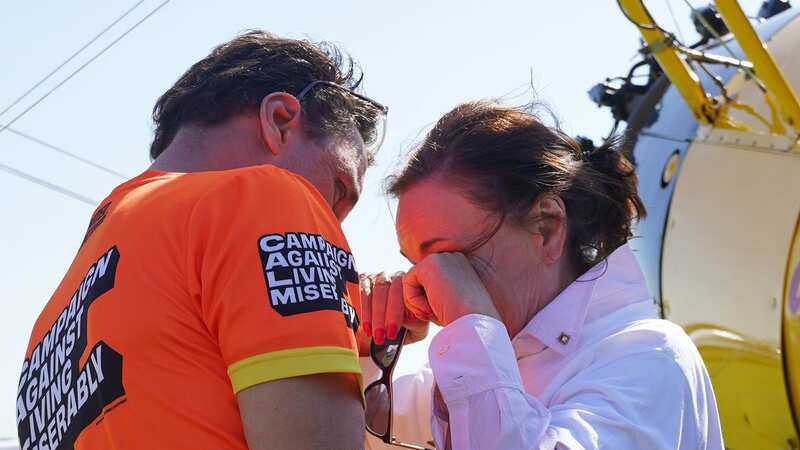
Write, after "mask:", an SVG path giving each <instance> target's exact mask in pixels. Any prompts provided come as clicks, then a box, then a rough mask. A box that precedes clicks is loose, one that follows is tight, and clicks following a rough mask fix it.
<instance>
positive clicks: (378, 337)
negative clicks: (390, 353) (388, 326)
mask: <svg viewBox="0 0 800 450" xmlns="http://www.w3.org/2000/svg"><path fill="white" fill-rule="evenodd" d="M385 336H386V334H385V332H384V331H383V328H378V329H377V330H375V333H373V336H372V339H374V340H375V343H376V344H378V345H381V344H383V339H384V337H385Z"/></svg>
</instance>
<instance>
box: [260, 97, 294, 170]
mask: <svg viewBox="0 0 800 450" xmlns="http://www.w3.org/2000/svg"><path fill="white" fill-rule="evenodd" d="M301 115H302V110H301V107H300V102H299V101H298V100H297V98H295V97H294V96H293V95H291V94H287V93H286V92H274V93H272V94H269V95H267V96H266V97H264V98H263V99H262V100H261V106H260V108H259V111H258V124H259V131H260V133H261V140H262V141H263V142H264V145H265V146H266V147H267V149H268V150H269V151H270V152H271V153H272V154H273V155H276V156H277V155H278V154H280V153H281V152H282V151H283V149H284V148H285V147H286V143H287V142H288V140H289V139H290V138H291V137H292V136H294V135H297V134H298V133H299V132H300V130H301V125H302V121H301Z"/></svg>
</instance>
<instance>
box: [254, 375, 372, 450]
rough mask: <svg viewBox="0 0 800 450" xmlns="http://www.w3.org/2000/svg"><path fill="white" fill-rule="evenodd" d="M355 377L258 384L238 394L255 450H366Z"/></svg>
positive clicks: (298, 379)
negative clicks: (364, 449) (363, 449)
mask: <svg viewBox="0 0 800 450" xmlns="http://www.w3.org/2000/svg"><path fill="white" fill-rule="evenodd" d="M358 389H359V388H358V383H357V382H356V380H355V378H354V377H353V376H352V374H339V373H323V374H317V375H307V376H302V377H294V378H285V379H282V380H275V381H270V382H267V383H261V384H257V385H255V386H252V387H249V388H247V389H244V390H242V391H241V392H239V394H238V399H239V409H240V410H241V414H242V425H243V426H244V433H245V436H246V437H247V445H248V446H249V447H250V449H251V450H266V449H297V450H317V449H331V450H339V449H341V450H350V449H361V448H364V409H363V407H362V406H361V395H360V393H359V392H358Z"/></svg>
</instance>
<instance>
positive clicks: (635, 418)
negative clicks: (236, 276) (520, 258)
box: [395, 245, 724, 450]
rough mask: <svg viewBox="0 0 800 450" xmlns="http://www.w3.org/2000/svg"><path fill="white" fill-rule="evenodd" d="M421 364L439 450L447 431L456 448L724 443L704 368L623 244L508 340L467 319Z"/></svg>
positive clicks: (706, 446) (714, 448) (651, 447)
mask: <svg viewBox="0 0 800 450" xmlns="http://www.w3.org/2000/svg"><path fill="white" fill-rule="evenodd" d="M429 358H430V365H431V368H432V370H433V375H434V380H435V383H436V384H437V386H438V390H439V393H440V394H439V393H437V395H435V396H434V397H435V399H434V401H433V414H432V416H431V431H432V433H433V437H434V440H435V441H436V444H437V445H436V447H437V448H438V449H444V448H447V447H446V445H445V442H446V437H447V434H448V433H449V434H450V438H451V443H452V448H453V449H457V450H462V449H465V450H466V449H481V450H488V449H504V450H508V449H525V450H528V449H547V450H552V449H615V450H626V449H630V450H633V449H636V450H640V449H648V450H661V449H663V450H667V449H669V450H675V449H681V450H690V449H691V450H723V448H724V447H723V444H722V434H721V431H720V424H719V416H718V414H717V407H716V402H715V398H714V392H713V389H712V387H711V382H710V380H709V377H708V373H707V371H706V368H705V365H704V364H703V361H702V359H701V357H700V355H699V353H698V351H697V349H696V347H695V346H694V344H693V343H692V341H691V339H690V338H689V337H688V336H687V335H686V333H685V332H684V331H683V330H682V329H681V328H680V327H678V326H677V325H674V324H672V323H671V322H668V321H665V320H660V319H658V310H657V308H656V306H655V305H654V302H653V300H652V299H651V298H650V296H649V294H648V291H647V287H646V285H645V281H644V276H643V275H642V273H641V270H640V269H639V265H638V263H637V261H636V258H635V256H634V255H633V253H632V252H631V250H630V248H629V247H628V246H627V245H625V246H622V247H620V248H619V249H617V250H616V251H615V252H614V253H613V254H611V255H610V256H609V257H608V258H607V259H606V261H605V262H604V263H601V264H599V265H597V266H595V267H594V268H592V269H591V270H589V271H588V272H587V273H585V274H584V275H582V276H581V277H580V278H579V279H578V280H576V281H575V282H574V283H572V284H571V285H570V286H569V287H567V289H565V290H564V291H563V292H562V293H561V294H560V295H559V296H558V297H557V298H556V299H554V300H553V301H552V302H551V303H550V304H549V305H548V306H547V307H545V308H544V309H542V310H541V311H540V312H539V313H538V314H537V315H536V316H535V317H534V318H533V319H532V320H531V321H530V322H529V323H528V324H527V325H526V326H525V328H524V329H523V330H522V331H521V332H520V333H518V334H517V335H516V336H515V337H514V338H513V339H510V338H509V335H508V332H507V330H506V328H505V326H504V325H503V324H502V323H501V322H499V321H497V320H495V319H493V318H490V317H487V316H482V315H477V314H473V315H467V316H464V317H461V318H460V319H458V320H456V321H454V322H452V323H451V324H449V325H448V326H446V327H445V328H443V329H442V330H441V331H440V332H439V333H438V334H437V335H436V336H435V337H434V338H433V341H432V342H431V345H430V348H429ZM403 395H404V394H403V393H402V392H399V391H396V393H395V398H398V397H402V396H403ZM397 406H399V405H396V408H397ZM409 406H410V405H409ZM417 413H418V414H420V413H423V412H422V411H417ZM395 414H396V418H395V420H396V423H397V421H398V419H397V416H398V415H399V416H401V417H402V416H409V414H408V413H404V412H402V411H398V410H397V409H396V412H395ZM411 416H413V414H411ZM400 421H402V419H400ZM398 437H400V435H398ZM402 437H403V438H405V439H409V440H413V438H422V437H423V436H419V437H416V436H402Z"/></svg>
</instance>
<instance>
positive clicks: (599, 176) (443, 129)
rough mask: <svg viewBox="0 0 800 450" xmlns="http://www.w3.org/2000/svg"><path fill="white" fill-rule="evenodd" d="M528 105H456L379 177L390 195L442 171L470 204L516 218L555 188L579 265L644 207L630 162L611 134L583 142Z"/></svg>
mask: <svg viewBox="0 0 800 450" xmlns="http://www.w3.org/2000/svg"><path fill="white" fill-rule="evenodd" d="M529 109H531V108H512V107H507V106H503V105H500V104H498V103H496V102H493V101H487V100H484V101H476V102H470V103H465V104H462V105H459V106H457V107H456V108H455V109H453V110H452V111H450V112H448V113H447V114H445V115H444V116H443V117H442V118H441V119H439V121H438V122H437V123H436V125H435V126H434V127H433V129H432V130H431V131H430V132H429V133H428V135H427V136H426V137H425V139H424V140H423V141H422V143H420V144H419V145H417V146H416V147H415V148H414V149H413V150H412V151H411V155H410V158H409V160H408V162H407V163H406V165H405V166H404V167H403V168H402V169H401V170H400V171H399V172H398V173H397V174H396V175H393V176H391V177H390V178H389V179H388V180H387V191H388V192H389V193H390V194H392V195H394V196H398V195H400V194H401V193H402V192H403V191H405V190H406V189H408V188H409V187H410V186H412V185H413V184H415V183H417V182H419V181H421V180H423V179H426V178H428V177H431V176H434V175H437V176H439V175H440V176H444V177H447V178H448V179H450V180H453V181H454V182H456V183H457V185H458V186H459V187H461V188H462V189H463V191H464V193H465V194H467V195H468V197H469V198H470V199H471V201H472V202H473V203H475V205H476V206H478V207H480V208H482V209H485V210H487V211H490V212H494V213H497V214H498V215H499V218H500V221H503V220H506V219H511V220H515V221H516V223H518V224H519V225H521V226H525V225H527V223H526V221H528V220H530V218H529V215H530V208H531V205H532V204H533V202H534V200H536V198H537V197H539V196H540V195H542V194H545V193H551V194H555V195H558V196H559V197H560V198H561V199H562V200H563V201H564V204H565V205H566V210H567V235H568V247H567V251H568V252H569V256H570V258H571V262H572V263H573V265H574V268H575V269H576V270H579V271H580V272H579V273H582V272H584V271H585V270H587V269H588V268H589V267H591V266H592V265H594V264H596V263H597V262H599V261H600V260H602V259H603V258H605V257H606V256H608V255H609V254H610V253H611V252H613V251H614V250H615V249H617V247H619V246H621V245H623V244H625V243H626V242H627V241H628V239H629V238H630V237H631V236H632V233H631V227H632V224H633V220H635V219H638V218H643V217H644V216H645V214H646V213H645V207H644V204H643V203H642V201H641V199H640V198H639V195H638V193H637V189H636V184H637V179H636V174H635V171H634V167H633V165H632V164H631V163H630V161H628V160H627V159H626V158H625V156H623V155H622V153H621V152H620V151H619V150H618V144H619V140H609V141H607V142H606V143H605V144H604V145H603V146H601V147H599V148H596V149H592V150H587V149H586V148H585V147H584V148H582V146H581V144H580V143H578V142H577V141H576V140H575V139H573V138H571V137H569V136H567V135H566V134H565V133H564V132H562V131H561V130H560V129H559V128H558V126H548V125H546V124H544V123H543V122H542V121H541V120H539V118H538V117H537V116H536V115H535V114H533V113H532V112H530V111H529ZM498 223H502V222H498ZM498 226H499V225H498ZM484 242H485V241H484Z"/></svg>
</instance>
